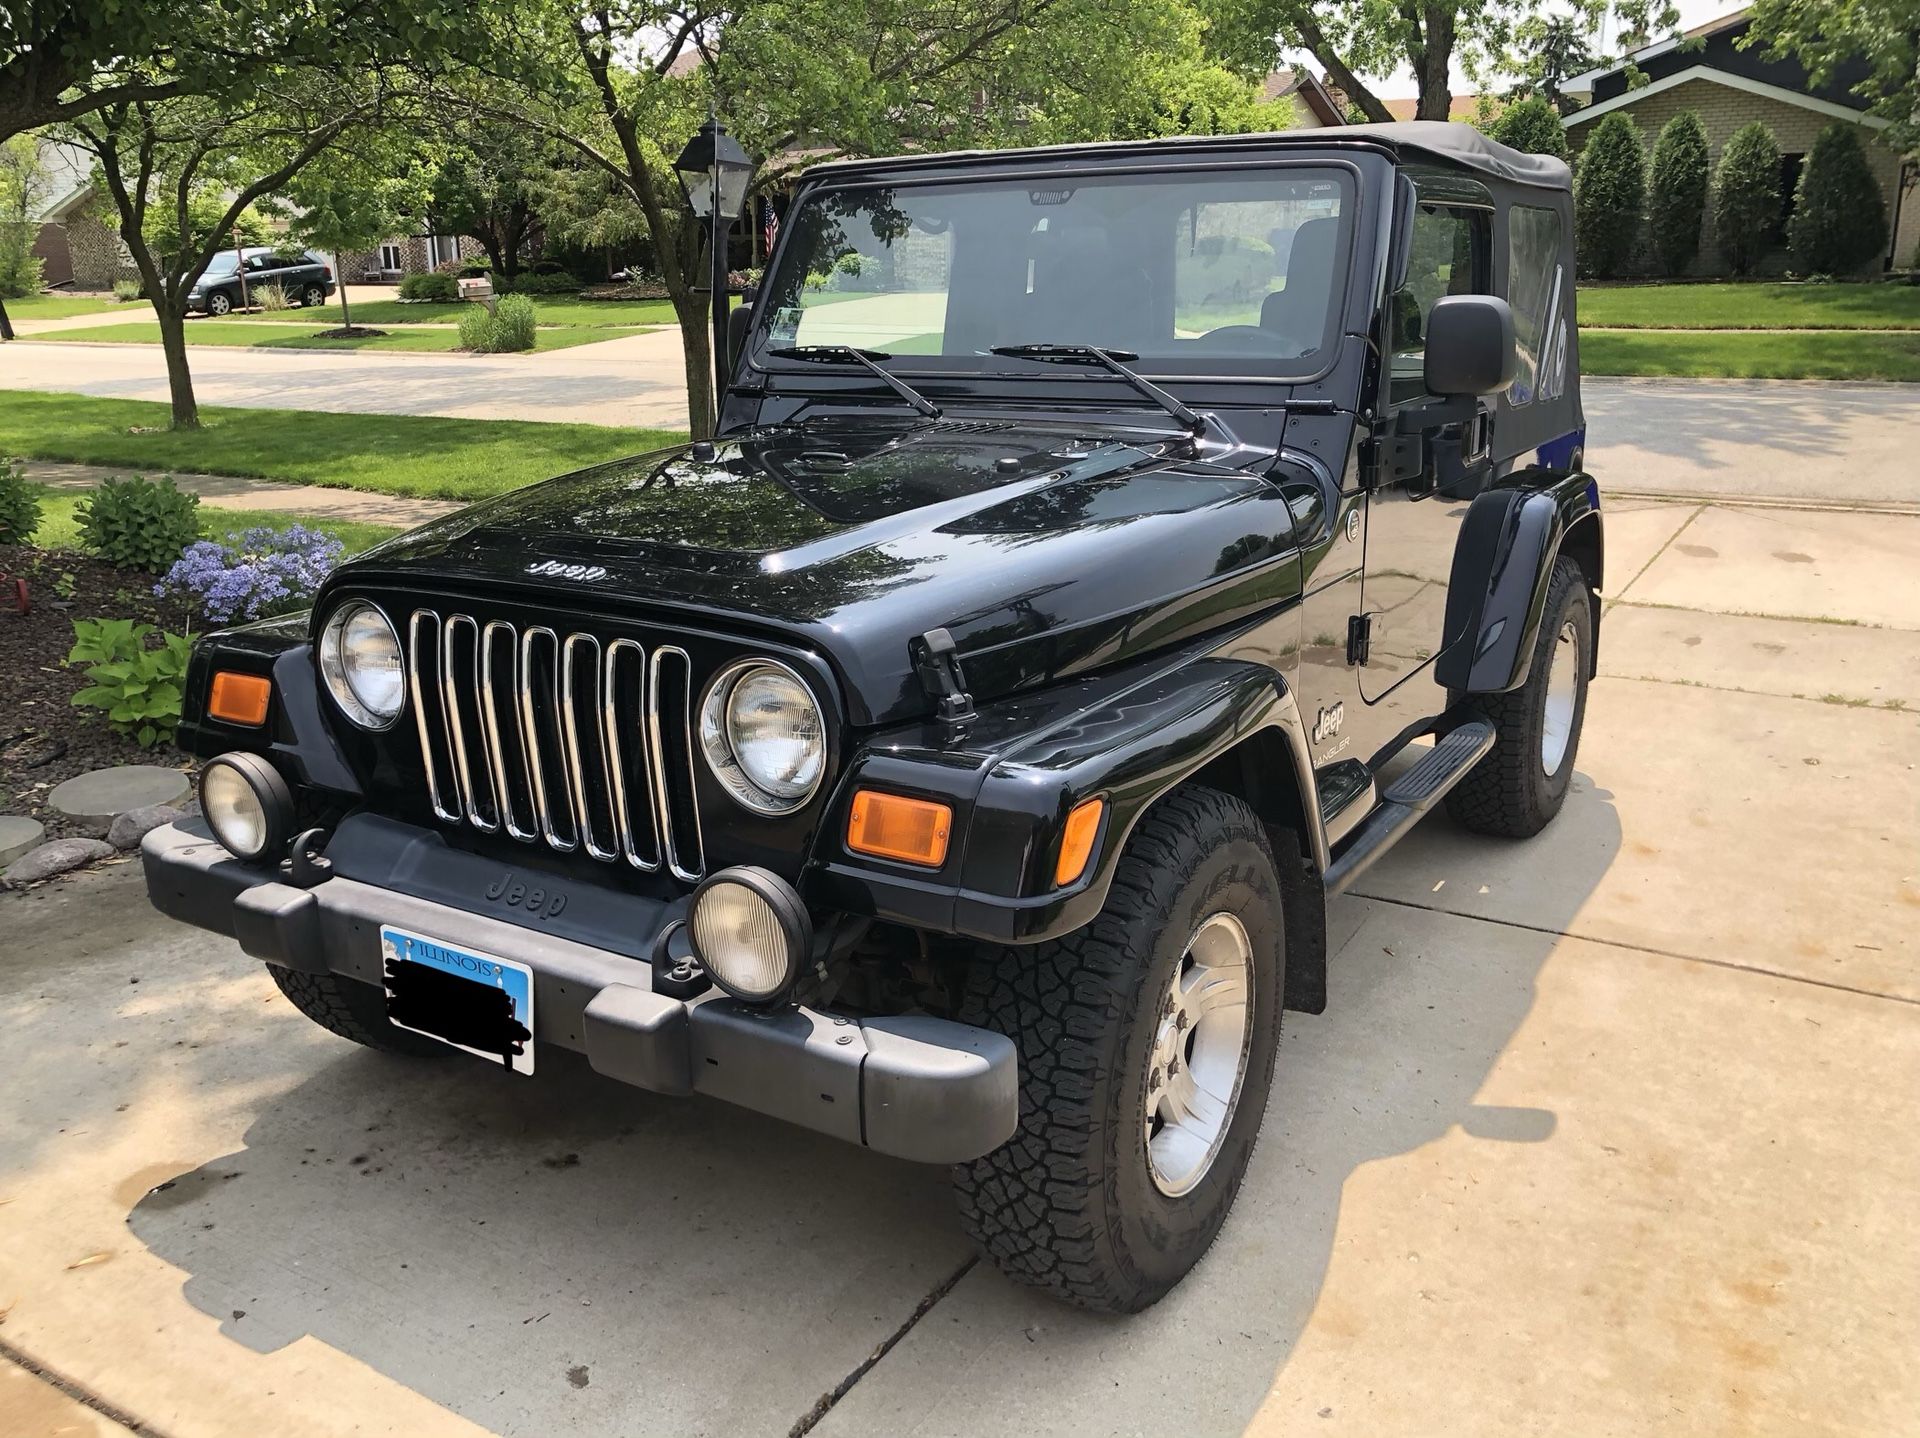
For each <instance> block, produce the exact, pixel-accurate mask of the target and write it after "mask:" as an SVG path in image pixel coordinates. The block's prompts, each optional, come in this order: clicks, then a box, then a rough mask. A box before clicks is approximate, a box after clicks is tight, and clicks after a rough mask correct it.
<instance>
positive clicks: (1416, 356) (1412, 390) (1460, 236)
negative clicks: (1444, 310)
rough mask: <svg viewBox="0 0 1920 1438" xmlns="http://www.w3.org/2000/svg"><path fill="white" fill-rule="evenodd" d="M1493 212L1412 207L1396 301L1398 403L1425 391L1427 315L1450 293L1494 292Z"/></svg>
mask: <svg viewBox="0 0 1920 1438" xmlns="http://www.w3.org/2000/svg"><path fill="white" fill-rule="evenodd" d="M1491 252H1492V224H1491V216H1489V215H1488V214H1487V212H1486V211H1485V210H1468V209H1454V208H1452V207H1450V206H1446V205H1422V206H1420V208H1419V209H1417V210H1416V211H1414V216H1413V232H1412V235H1411V237H1410V243H1409V245H1408V249H1407V278H1406V283H1405V284H1403V285H1401V286H1400V289H1399V290H1398V291H1397V292H1396V293H1395V295H1394V297H1393V300H1392V302H1391V303H1392V306H1393V309H1392V347H1393V388H1392V398H1393V401H1394V403H1396V404H1398V403H1402V402H1405V401H1408V400H1413V399H1418V398H1419V397H1420V396H1421V395H1423V394H1425V393H1426V380H1425V368H1426V356H1427V316H1428V315H1430V314H1432V313H1433V307H1434V304H1435V303H1436V302H1437V301H1439V300H1441V299H1443V298H1444V297H1446V296H1447V295H1484V294H1488V293H1490V292H1491V289H1492V284H1491V281H1492V278H1493V276H1492V273H1491V269H1490V266H1489V264H1488V257H1489V255H1490V254H1491Z"/></svg>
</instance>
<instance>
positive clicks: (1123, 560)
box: [145, 124, 1601, 1311]
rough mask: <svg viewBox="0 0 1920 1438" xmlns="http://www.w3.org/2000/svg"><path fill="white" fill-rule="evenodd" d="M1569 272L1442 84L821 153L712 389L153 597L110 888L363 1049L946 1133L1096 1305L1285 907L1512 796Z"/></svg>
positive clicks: (1557, 775) (1132, 1285)
mask: <svg viewBox="0 0 1920 1438" xmlns="http://www.w3.org/2000/svg"><path fill="white" fill-rule="evenodd" d="M1573 299H1574V295H1573V251H1572V224H1571V209H1570V203H1569V188H1568V174H1567V168H1566V166H1565V165H1563V164H1562V163H1560V162H1559V161H1558V160H1553V159H1547V158H1542V157H1538V156H1529V155H1522V154H1519V153H1516V152H1514V151H1512V150H1509V149H1506V148H1504V147H1502V146H1500V145H1497V144H1494V143H1492V142H1490V141H1488V140H1486V139H1485V138H1483V137H1482V136H1480V135H1479V134H1478V133H1476V132H1475V131H1473V130H1471V129H1468V128H1466V127H1464V126H1456V125H1435V124H1406V125H1383V126H1360V127H1356V128H1351V129H1342V130H1335V131H1315V132H1311V133H1296V134H1284V135H1265V136H1247V137H1237V138H1215V139H1191V140H1169V141H1163V142H1156V143H1152V144H1105V145H1091V146H1082V147H1075V148H1065V149H1037V150H1022V151H1009V152H998V153H982V154H955V155H919V156H913V157H910V158H903V159H893V160H873V161H861V162H856V163H843V164H834V165H826V166H823V167H821V168H819V169H817V170H815V171H813V172H811V173H810V174H809V175H808V176H807V178H806V180H805V182H804V184H803V186H802V188H801V190H800V192H799V194H798V196H797V197H796V200H795V203H794V207H793V209H792V212H791V214H790V215H789V217H788V219H787V223H786V224H785V225H784V227H783V228H782V231H781V240H780V245H779V252H778V254H777V255H776V256H775V257H774V260H773V264H772V268H771V271H770V276H769V280H768V283H767V286H766V288H765V290H764V291H763V292H762V293H761V294H760V295H759V296H758V297H757V299H756V302H755V304H754V305H753V308H752V311H751V314H750V315H748V316H746V317H745V318H743V319H741V320H740V321H738V322H737V324H736V328H735V338H736V341H737V345H736V348H737V354H736V357H735V362H734V367H733V378H732V383H731V385H730V387H729V388H728V390H727V393H726V397H725V407H724V415H723V420H722V424H721V437H720V438H719V439H718V440H717V441H715V442H713V443H702V444H694V445H691V446H683V447H680V448H676V449H672V450H667V451H662V452H659V453H654V454H648V455H642V456H639V457H637V458H633V459H628V460H621V461H617V462H614V463H611V464H604V465H601V466H598V467H597V468H594V469H590V470H586V471H583V472H581V473H578V474H573V475H569V476H566V477H564V478H561V479H556V480H553V481H551V482H549V483H546V484H542V485H536V486H534V487H533V488H530V489H526V490H521V491H519V492H516V493H512V494H508V495H505V496H502V497H500V498H498V499H495V500H492V501H489V502H487V503H484V504H480V505H476V506H474V507H473V508H471V509H467V510H465V511H462V512H461V513H459V514H456V515H453V516H451V517H449V518H445V519H441V520H438V521H436V522H434V523H432V524H429V525H427V526H425V527H424V528H421V529H418V530H415V531H414V532H413V533H411V534H409V535H406V536H404V537H402V538H399V539H396V540H394V541H392V542H390V543H388V544H386V545H383V546H381V547H380V548H377V549H375V550H372V551H370V552H368V553H367V554H365V555H362V556H361V557H359V558H358V559H356V560H354V561H352V562H351V563H348V564H346V565H344V566H343V567H341V568H340V569H339V570H338V571H337V572H336V573H335V574H334V575H333V576H332V577H331V579H330V580H329V581H328V583H327V585H326V587H325V590H324V592H323V593H322V594H321V595H320V596H319V599H318V602H317V604H316V606H315V608H314V610H313V615H312V618H311V620H309V619H308V618H307V617H306V616H300V617H296V618H291V619H281V620H275V621H271V622H268V623H263V624H256V625H252V626H248V627H245V628H240V629H234V630H230V631H227V632H225V633H222V634H218V635H214V636H210V637H209V638H207V639H205V640H203V641H202V642H201V644H200V645H199V646H198V648H197V649H196V651H195V654H194V659H193V663H192V667H191V671H190V674H189V680H188V692H187V698H186V709H187V717H186V722H185V723H184V725H183V726H182V729H181V734H182V737H183V741H184V742H185V743H186V745H187V746H188V747H189V748H190V749H191V750H192V751H193V752H195V753H197V754H200V755H203V756H207V757H208V759H209V762H208V763H207V765H206V766H205V768H204V770H203V771H202V779H201V798H202V803H203V806H204V811H205V816H206V822H204V823H203V822H201V821H192V822H188V823H182V824H180V825H177V826H174V827H170V828H163V829H160V830H157V831H155V832H154V833H153V834H152V835H151V836H150V837H149V838H148V839H147V841H146V847H145V855H146V866H147V876H148V883H149V886H150V890H151V893H152V897H153V900H154V902H155V903H156V904H157V905H158V906H159V907H160V908H161V909H162V910H164V911H166V912H167V913H169V914H173V915H176V916H178V917H180V918H182V919H185V920H188V921H189V922H192V923H196V924H199V925H202V926H204V927H206V928H209V929H212V930H215V931H217V932H220V933H225V934H231V935H233V936H234V937H235V938H237V939H238V940H239V942H240V944H241V946H242V947H243V948H244V949H245V950H246V951H247V952H248V953H250V954H253V955H256V956H257V957H259V958H262V959H264V960H265V961H266V962H267V963H268V965H269V966H270V972H271V973H272V975H273V977H274V979H275V980H276V981H277V982H278V984H279V985H280V987H281V989H282V990H284V992H285V993H286V994H287V996H288V997H289V998H290V999H291V1000H292V1001H293V1002H294V1003H295V1004H296V1005H297V1006H298V1007H299V1008H300V1009H301V1010H302V1011H304V1012H305V1013H307V1014H308V1015H309V1016H311V1017H312V1018H313V1019H314V1020H316V1021H317V1022H319V1023H321V1024H323V1025H325V1026H326V1027H328V1028H330V1029H332V1030H334V1031H335V1032H336V1033H339V1034H342V1035H344V1036H346V1037H348V1038H351V1039H354V1040H356V1041H358V1042H360V1043H363V1044H367V1045H370V1046H372V1047H375V1048H381V1049H388V1050H397V1051H401V1052H405V1053H410V1054H420V1055H445V1054H446V1052H447V1049H448V1045H450V1044H451V1045H454V1046H456V1047H460V1048H464V1049H466V1050H468V1051H469V1052H471V1053H474V1054H477V1055H480V1056H482V1057H483V1058H486V1059H487V1060H488V1061H490V1062H492V1063H495V1064H498V1065H500V1066H501V1067H503V1068H510V1069H513V1070H515V1071H518V1072H529V1071H531V1070H532V1068H533V1066H534V1059H535V1056H536V1054H537V1053H538V1051H539V1050H540V1049H542V1048H543V1047H545V1046H547V1045H556V1046H558V1047H560V1048H566V1049H572V1050H575V1051H577V1052H580V1053H583V1054H584V1055H585V1056H586V1059H587V1061H588V1062H589V1063H590V1064H591V1065H592V1066H593V1067H594V1068H595V1069H597V1070H598V1071H600V1072H601V1073H603V1074H607V1075H611V1076H612V1077H614V1078H617V1079H621V1080H624V1081H626V1082H628V1083H632V1084H636V1085H638V1086H640V1087H642V1088H646V1089H650V1090H653V1091H655V1092H658V1093H669V1094H688V1093H702V1094H709V1095H712V1096H714V1097H718V1098H723V1099H726V1100H728V1101H730V1102H733V1103H737V1104H742V1105H745V1106H746V1107H749V1108H754V1109H758V1110H760V1111H762V1112H764V1113H770V1114H774V1115H777V1116H779V1117H781V1118H783V1119H787V1120H790V1121H792V1122H794V1123H799V1124H804V1125H806V1126H808V1127H811V1128H815V1129H818V1130H820V1131H822V1132H824V1133H829V1134H833V1135H836V1136H838V1137H841V1138H844V1139H846V1140H848V1141H850V1142H853V1143H860V1144H865V1145H867V1146H868V1147H870V1148H875V1149H879V1150H881V1151H883V1152H886V1153H890V1154H896V1155H900V1156H902V1157H905V1158H909V1159H916V1160H921V1161H925V1162H934V1163H945V1164H951V1165H953V1170H952V1172H953V1176H954V1183H955V1186H956V1188H957V1189H958V1191H959V1196H960V1211H961V1214H962V1217H963V1220H964V1222H965V1224H966V1226H967V1228H968V1229H969V1231H970V1232H971V1233H972V1234H973V1236H974V1237H975V1238H976V1239H977V1240H978V1242H979V1243H980V1245H981V1246H982V1248H983V1249H984V1250H985V1251H986V1252H987V1253H988V1254H990V1255H991V1256H992V1257H993V1258H994V1259H995V1261H996V1262H998V1263H999V1264H1000V1266H1001V1267H1002V1268H1003V1269H1005V1270H1006V1272H1008V1273H1009V1274H1011V1275H1012V1276H1014V1277H1016V1278H1018V1279H1020V1280H1021V1281H1023V1282H1026V1283H1031V1284H1034V1285H1036V1286H1039V1287H1042V1288H1045V1289H1047V1290H1049V1291H1051V1292H1052V1293H1054V1294H1056V1295H1058V1296H1059V1297H1061V1298H1064V1299H1067V1300H1069V1301H1072V1302H1075V1303H1079V1304H1082V1305H1085V1306H1087V1307H1090V1308H1096V1309H1104V1310H1117V1311H1124V1310H1134V1309H1139V1308H1142V1307H1144V1306H1146V1305H1147V1304H1150V1303H1152V1302H1153V1301H1154V1300H1155V1299H1157V1298H1159V1297H1160V1296H1161V1295H1163V1294H1165V1293H1166V1292H1167V1291H1168V1290H1169V1289H1170V1288H1171V1287H1172V1286H1173V1285H1174V1284H1175V1283H1177V1282H1178V1281H1179V1280H1180V1279H1181V1278H1182V1277H1183V1276H1184V1275H1185V1274H1186V1272H1187V1271H1188V1269H1189V1268H1191V1267H1192V1266H1193V1264H1194V1263H1195V1262H1197V1261H1198V1259H1199V1258H1200V1256H1201V1255H1202V1254H1203V1253H1204V1252H1205V1251H1206V1249H1207V1247H1208V1245H1209V1244H1210V1243H1211V1242H1212V1240H1213V1238H1214V1236H1215V1234H1216V1233H1217V1232H1218V1230H1219V1228H1220V1226H1221V1224H1222V1223H1223V1222H1224V1221H1225V1219H1226V1215H1227V1210H1228V1208H1229V1206H1230V1205H1231V1204H1232V1202H1233V1198H1234V1194H1235V1192H1236V1190H1237V1189H1238V1187H1239V1185H1240V1181H1241V1177H1242V1175H1243V1174H1244V1172H1245V1170H1246V1166H1247V1161H1248V1156H1249V1153H1250V1151H1251V1149H1252V1146H1253V1142H1254V1138H1255V1135H1256V1133H1257V1131H1258V1130H1259V1127H1260V1123H1261V1118H1262V1114H1263V1112H1264V1109H1265V1107H1266V1103H1267V1095H1268V1090H1269V1086H1270V1083H1271V1080H1272V1076H1273V1068H1274V1061H1275V1053H1276V1050H1277V1047H1278V1045H1279V1041H1280V1020H1281V1013H1282V1010H1283V1009H1295V1010H1302V1011H1305V1012H1308V1013H1318V1012H1319V1011H1320V1010H1321V1009H1322V1008H1323V1007H1324V1006H1325V1002H1326V987H1327V986H1326V947H1327V945H1326V903H1327V899H1328V897H1329V896H1330V895H1333V894H1336V893H1339V892H1340V891H1341V890H1343V889H1345V888H1347V887H1348V886H1349V885H1351V884H1352V883H1353V882H1354V880H1355V878H1356V877H1357V876H1358V875H1359V874H1361V873H1362V872H1363V871H1364V870H1365V869H1366V867H1367V866H1368V865H1369V864H1371V863H1372V862H1374V861H1375V860H1376V859H1378V858H1379V857H1380V855H1381V854H1382V853H1384V852H1385V851H1386V849H1387V848H1388V847H1389V846H1390V845H1391V844H1393V843H1394V842H1395V841H1396V840H1397V839H1399V838H1400V837H1402V836H1403V835H1404V834H1406V833H1407V832H1408V830H1409V828H1410V827H1411V826H1412V825H1413V824H1414V823H1416V822H1417V821H1418V820H1419V819H1420V818H1421V817H1422V816H1423V815H1425V814H1427V813H1428V812H1429V811H1431V810H1432V809H1433V808H1434V807H1436V806H1437V805H1438V804H1439V803H1440V801H1441V800H1443V799H1444V800H1445V803H1446V807H1447V808H1448V809H1449V811H1450V812H1451V813H1452V815H1453V816H1454V818H1455V820H1456V821H1457V822H1459V823H1461V824H1464V825H1465V826H1467V827H1469V828H1472V829H1475V830H1479V831H1482V832H1487V833H1493V834H1502V835H1510V836H1513V837H1516V838H1519V837H1525V836H1527V835H1530V834H1533V833H1535V832H1537V831H1538V830H1539V829H1540V828H1541V827H1542V826H1544V825H1545V824H1546V823H1548V822H1549V821H1550V820H1551V819H1552V818H1553V817H1554V815H1555V814H1556V813H1557V812H1558V810H1559V808H1560V806H1561V804H1562V802H1563V801H1564V800H1565V797H1566V794H1567V789H1568V783H1569V780H1570V778H1571V776H1572V774H1573V769H1574V763H1575V757H1576V754H1577V750H1578V746H1579V739H1580V728H1581V722H1582V717H1583V714H1584V709H1585V700H1586V693H1587V684H1588V680H1589V677H1590V676H1591V675H1592V673H1593V671H1594V664H1595V642H1596V638H1597V635H1598V631H1599V623H1600V607H1599V601H1598V592H1599V589H1600V584H1601V526H1600V515H1599V491H1598V488H1597V486H1596V485H1595V483H1594V481H1593V480H1592V479H1591V478H1590V477H1588V475H1587V474H1586V473H1585V472H1584V471H1583V469H1582V465H1581V453H1582V446H1583V442H1584V426H1583V420H1582V417H1581V411H1580V399H1579V364H1578V356H1577V347H1576V345H1577V342H1576V334H1575V326H1574V306H1573ZM474 462H475V463H476V465H480V464H484V463H485V458H484V456H483V455H481V454H479V453H477V452H476V454H475V458H474Z"/></svg>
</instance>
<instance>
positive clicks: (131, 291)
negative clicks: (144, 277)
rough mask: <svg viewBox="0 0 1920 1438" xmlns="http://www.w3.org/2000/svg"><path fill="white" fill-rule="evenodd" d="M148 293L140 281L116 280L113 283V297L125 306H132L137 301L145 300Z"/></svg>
mask: <svg viewBox="0 0 1920 1438" xmlns="http://www.w3.org/2000/svg"><path fill="white" fill-rule="evenodd" d="M146 293H147V290H146V286H144V285H142V284H141V283H140V281H138V280H115V281H114V282H113V297H114V298H115V299H116V300H118V301H120V303H121V304H123V305H130V304H132V303H133V302H134V301H135V300H138V299H144V298H145V297H146Z"/></svg>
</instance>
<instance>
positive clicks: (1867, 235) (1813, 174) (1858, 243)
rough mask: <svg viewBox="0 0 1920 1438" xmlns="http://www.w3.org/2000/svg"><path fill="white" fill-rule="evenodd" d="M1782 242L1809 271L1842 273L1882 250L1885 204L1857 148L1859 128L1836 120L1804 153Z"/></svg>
mask: <svg viewBox="0 0 1920 1438" xmlns="http://www.w3.org/2000/svg"><path fill="white" fill-rule="evenodd" d="M1787 244H1788V246H1789V248H1791V249H1792V251H1793V264H1794V268H1795V269H1797V270H1799V271H1800V272H1801V273H1803V274H1810V275H1848V274H1852V273H1854V272H1855V271H1856V270H1862V269H1865V268H1866V267H1867V266H1868V265H1870V264H1872V263H1873V262H1874V261H1875V260H1878V259H1880V258H1881V257H1882V256H1883V255H1884V254H1885V253H1886V248H1887V207H1886V203H1885V201H1884V200H1883V199H1882V198H1881V195H1880V186H1879V184H1878V182H1876V181H1875V180H1874V178H1873V171H1872V169H1871V168H1870V167H1869V166H1868V164H1867V156H1866V152H1865V151H1864V150H1862V149H1861V148H1860V127H1859V126H1858V125H1854V124H1850V123H1849V122H1847V121H1845V120H1836V121H1835V122H1834V123H1833V124H1831V125H1829V126H1827V128H1826V129H1824V130H1822V131H1821V132H1820V135H1819V137H1818V138H1817V139H1816V140H1814V142H1813V149H1811V150H1810V151H1808V152H1807V163H1806V166H1805V168H1803V169H1802V170H1801V171H1800V188H1799V191H1798V193H1797V194H1796V195H1795V196H1794V202H1793V218H1792V220H1790V221H1789V222H1788V224H1787Z"/></svg>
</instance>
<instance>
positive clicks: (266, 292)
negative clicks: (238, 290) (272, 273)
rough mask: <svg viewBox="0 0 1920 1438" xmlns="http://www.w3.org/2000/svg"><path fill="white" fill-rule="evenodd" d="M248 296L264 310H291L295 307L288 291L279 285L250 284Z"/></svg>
mask: <svg viewBox="0 0 1920 1438" xmlns="http://www.w3.org/2000/svg"><path fill="white" fill-rule="evenodd" d="M247 298H248V299H250V300H252V301H253V302H254V304H256V305H258V306H259V307H260V308H261V309H263V310H290V309H292V308H293V301H292V300H290V299H288V298H287V292H286V291H285V290H283V289H281V288H280V286H278V285H252V286H249V287H248V290H247Z"/></svg>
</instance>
